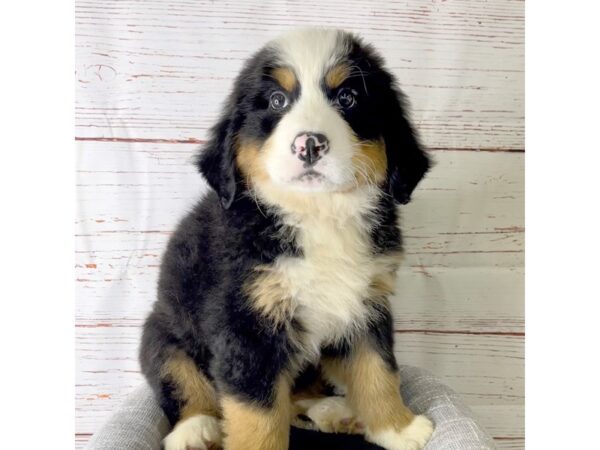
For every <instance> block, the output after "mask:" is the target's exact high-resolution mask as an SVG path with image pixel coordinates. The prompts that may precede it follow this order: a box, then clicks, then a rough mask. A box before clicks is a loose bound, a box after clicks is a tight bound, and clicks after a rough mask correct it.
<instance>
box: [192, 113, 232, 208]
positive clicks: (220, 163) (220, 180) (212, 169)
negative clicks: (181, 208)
mask: <svg viewBox="0 0 600 450" xmlns="http://www.w3.org/2000/svg"><path fill="white" fill-rule="evenodd" d="M240 126H241V120H240V118H239V116H238V114H236V112H235V108H234V107H233V106H232V105H231V104H230V105H228V106H227V107H226V108H225V111H224V113H223V114H222V116H221V118H220V119H219V121H218V122H217V124H216V125H215V126H214V127H213V128H212V129H211V131H210V139H209V141H208V142H207V143H206V144H205V145H204V146H203V147H202V149H201V151H200V153H199V155H198V156H197V158H196V166H197V167H198V169H199V170H200V173H202V175H204V178H206V181H208V184H209V185H210V187H211V188H213V189H214V190H215V191H216V192H217V194H218V195H219V198H220V199H221V205H222V206H223V208H225V209H227V208H229V207H230V206H231V204H232V203H233V200H234V199H235V193H236V170H235V148H234V147H235V135H236V133H237V132H238V131H239V128H240Z"/></svg>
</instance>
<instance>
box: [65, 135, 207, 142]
mask: <svg viewBox="0 0 600 450" xmlns="http://www.w3.org/2000/svg"><path fill="white" fill-rule="evenodd" d="M75 140H76V141H96V142H136V143H141V144H204V143H205V142H206V140H204V139H196V138H188V139H151V138H120V137H110V138H109V137H80V136H75Z"/></svg>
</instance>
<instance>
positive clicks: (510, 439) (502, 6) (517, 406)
mask: <svg viewBox="0 0 600 450" xmlns="http://www.w3.org/2000/svg"><path fill="white" fill-rule="evenodd" d="M75 13H76V80H77V81H76V90H77V100H76V109H75V120H76V131H75V133H76V140H77V192H78V203H77V208H78V214H77V223H76V235H77V236H76V248H77V254H76V291H77V304H76V356H77V375H76V382H77V388H76V433H77V434H76V436H75V445H76V447H77V448H83V447H84V446H85V443H86V442H87V441H88V440H89V438H90V436H91V435H92V433H93V432H94V431H95V430H96V429H98V427H99V426H100V425H101V423H102V421H103V420H104V419H105V418H106V417H107V416H108V415H109V414H110V413H111V411H113V410H114V409H115V408H116V407H118V404H119V403H120V402H121V401H122V400H123V399H124V398H125V397H126V396H127V394H128V393H129V392H130V391H131V390H132V389H133V388H134V387H135V386H137V385H138V384H139V382H140V381H141V375H140V374H139V365H138V362H137V348H138V345H139V337H140V330H141V328H140V327H141V325H142V323H143V320H144V317H145V316H146V314H147V313H148V311H149V308H150V306H151V304H152V302H153V301H154V298H155V288H156V281H157V274H158V267H159V264H160V257H161V255H162V252H163V250H164V247H165V244H166V242H167V239H168V238H169V235H170V233H172V231H173V230H174V228H175V226H176V223H177V221H178V220H179V218H181V216H182V215H183V214H184V213H185V211H186V210H189V208H190V207H191V205H193V203H194V202H195V201H197V199H198V198H200V196H201V195H203V193H204V192H205V191H206V185H205V184H204V182H203V181H202V180H201V178H200V177H199V175H198V174H196V173H195V171H194V168H193V167H192V165H191V164H190V159H191V156H192V154H193V153H194V152H195V151H196V149H197V148H198V146H199V144H201V143H202V142H204V140H205V139H206V131H207V129H208V127H210V126H211V125H212V123H213V122H214V120H215V117H216V116H217V114H218V112H219V109H220V105H221V104H222V102H223V100H224V98H225V96H226V95H227V93H228V92H229V89H230V87H231V84H232V82H233V78H234V77H235V75H236V73H237V71H238V70H239V68H240V67H241V65H242V63H243V61H244V60H245V59H246V58H247V57H248V56H249V55H250V54H251V53H252V52H254V51H255V50H256V49H257V48H258V47H260V45H262V44H263V43H264V42H266V41H267V40H268V39H270V38H272V37H274V36H275V35H277V34H279V33H280V32H282V31H285V30H287V29H290V28H293V27H296V26H302V25H325V26H336V27H341V28H346V29H349V30H353V31H356V32H358V33H360V34H361V35H362V36H364V37H365V39H366V40H368V41H369V42H372V43H373V44H374V45H375V46H376V47H377V48H378V49H379V50H380V51H381V52H382V54H383V55H384V56H385V57H386V59H387V61H388V66H389V67H390V68H391V70H392V71H393V72H394V74H395V75H396V76H397V77H398V80H399V81H400V84H401V86H402V88H403V90H404V91H405V92H406V94H407V96H408V97H409V99H410V102H411V105H412V108H411V109H412V116H413V120H414V122H415V125H416V127H417V128H418V130H419V131H420V134H421V137H422V141H423V143H424V144H425V145H426V146H427V147H428V148H429V149H431V150H432V156H433V158H434V160H435V162H436V165H435V167H434V169H433V170H432V171H431V173H430V174H429V175H428V177H427V179H426V180H425V181H424V182H423V183H422V184H421V185H420V186H419V188H418V190H417V192H416V193H415V196H414V201H413V202H412V203H411V204H409V205H407V206H405V207H403V208H402V210H401V211H402V228H403V230H404V234H405V237H406V242H405V249H406V256H405V260H404V264H403V266H402V268H401V269H400V271H399V273H398V280H397V295H396V297H395V298H394V300H393V304H394V314H395V315H394V321H395V329H396V338H397V347H396V352H397V356H398V359H399V360H400V362H401V363H405V364H415V365H418V366H421V367H424V368H427V369H429V370H431V371H433V372H434V373H435V374H436V375H438V376H440V377H442V378H443V379H444V381H445V382H447V383H448V384H449V385H450V386H451V387H453V388H454V389H456V390H457V391H458V392H459V393H460V394H461V396H462V397H463V398H464V399H465V400H466V401H467V403H468V404H469V405H470V406H471V407H472V409H473V410H474V412H475V413H476V414H477V415H478V416H479V417H480V418H481V420H482V421H483V423H484V424H485V426H486V427H487V428H488V429H489V431H490V432H491V433H492V435H493V436H494V437H495V438H496V442H497V444H498V448H500V449H506V450H508V449H511V450H516V449H523V448H524V430H523V422H524V420H523V341H524V318H523V284H524V271H523V259H524V254H523V250H524V228H523V224H524V217H523V190H524V180H523V164H524V158H523V156H524V155H523V153H522V152H523V150H524V141H523V138H524V126H523V115H524V105H523V74H524V71H523V55H524V47H523V41H524V30H523V15H524V2H523V1H522V0H487V1H486V0H453V1H445V0H414V1H410V2H407V1H399V0H398V1H394V0H391V1H390V0H387V1H379V0H378V1H367V0H346V1H344V0H330V1H328V2H316V1H315V0H307V1H304V2H293V1H271V0H267V1H258V0H248V1H244V2H242V1H231V2H214V1H209V0H199V1H189V0H173V1H170V2H162V1H160V0H145V1H139V0H77V2H76V12H75ZM472 150H484V151H472Z"/></svg>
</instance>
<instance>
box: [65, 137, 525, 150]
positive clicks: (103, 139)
mask: <svg viewBox="0 0 600 450" xmlns="http://www.w3.org/2000/svg"><path fill="white" fill-rule="evenodd" d="M75 140H76V141H93V142H134V143H142V144H205V143H206V142H207V141H206V139H198V138H187V139H164V138H125V137H101V136H98V137H84V136H75ZM427 149H428V150H429V151H432V152H443V151H450V152H506V153H524V152H525V149H524V148H469V147H454V148H453V147H428V148H427Z"/></svg>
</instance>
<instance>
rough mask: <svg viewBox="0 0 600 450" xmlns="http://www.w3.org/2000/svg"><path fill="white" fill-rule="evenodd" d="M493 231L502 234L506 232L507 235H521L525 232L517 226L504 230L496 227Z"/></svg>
mask: <svg viewBox="0 0 600 450" xmlns="http://www.w3.org/2000/svg"><path fill="white" fill-rule="evenodd" d="M494 230H496V231H500V232H502V233H506V232H508V233H523V232H524V231H525V228H523V227H518V226H516V225H515V226H513V227H504V228H502V227H500V228H498V227H496V228H494Z"/></svg>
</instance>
